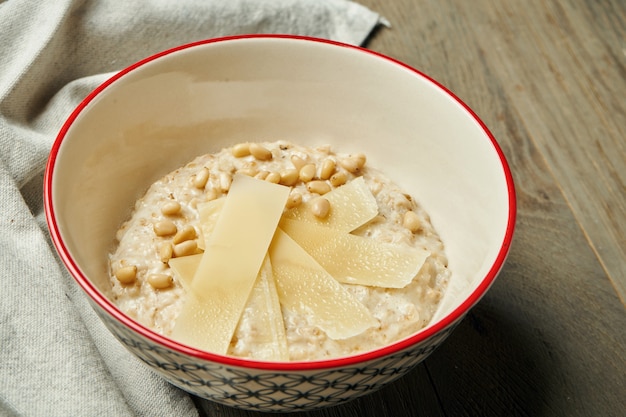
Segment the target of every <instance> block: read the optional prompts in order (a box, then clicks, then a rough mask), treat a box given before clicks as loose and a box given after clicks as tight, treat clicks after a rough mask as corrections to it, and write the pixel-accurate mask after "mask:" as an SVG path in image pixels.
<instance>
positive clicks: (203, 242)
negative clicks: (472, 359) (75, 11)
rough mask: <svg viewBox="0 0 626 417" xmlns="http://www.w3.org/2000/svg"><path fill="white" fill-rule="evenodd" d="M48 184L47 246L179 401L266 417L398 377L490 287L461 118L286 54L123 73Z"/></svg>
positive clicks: (472, 162) (400, 78)
mask: <svg viewBox="0 0 626 417" xmlns="http://www.w3.org/2000/svg"><path fill="white" fill-rule="evenodd" d="M44 187H45V188H44V198H45V208H46V218H47V222H48V226H49V229H50V233H51V237H52V240H53V243H54V245H55V248H56V249H57V251H58V253H59V255H60V258H61V260H62V261H63V263H64V264H65V266H66V268H67V269H68V271H69V272H70V273H71V275H72V276H73V278H74V279H75V281H76V284H77V285H79V286H80V287H81V288H82V289H83V290H84V292H85V295H86V297H88V299H89V300H90V302H91V305H92V306H93V308H94V310H95V311H96V313H97V314H98V316H99V317H100V318H101V320H102V321H103V322H104V324H105V325H106V326H107V328H108V329H109V330H110V331H111V333H112V334H113V335H114V336H115V337H116V338H117V339H118V340H119V341H120V343H122V344H123V345H124V346H125V347H126V348H127V349H128V350H129V351H130V352H131V353H132V354H134V355H136V356H137V357H138V358H139V359H141V360H142V361H143V362H144V363H145V364H146V366H149V367H150V368H151V369H153V370H154V371H155V372H156V373H158V374H159V375H161V376H163V377H164V378H165V379H166V380H167V381H169V382H170V383H172V384H174V385H176V386H178V387H180V388H181V389H183V390H185V391H187V392H190V393H192V394H194V395H197V396H199V397H201V398H204V399H208V400H211V401H216V402H219V403H222V404H226V405H229V406H232V407H237V408H241V409H248V410H257V411H270V412H289V411H302V410H311V409H316V408H321V407H326V406H332V405H337V404H341V403H344V402H346V401H349V400H352V399H354V398H357V397H359V396H361V395H364V394H368V393H371V392H373V391H375V390H377V389H379V388H380V387H382V386H384V385H385V384H387V383H389V382H391V381H393V380H395V379H397V378H399V377H401V376H402V375H404V374H406V373H407V372H409V371H410V370H411V369H412V368H413V367H414V366H415V365H417V364H418V363H419V362H421V361H422V360H424V359H425V358H426V357H427V356H428V355H429V354H430V353H431V352H433V350H434V349H436V348H437V346H439V345H440V344H441V343H442V342H443V341H444V340H445V338H446V337H447V335H448V334H450V332H452V331H453V329H454V327H455V326H456V324H458V323H459V322H460V321H461V320H462V319H463V317H464V316H465V314H466V313H467V312H468V311H469V309H471V308H472V307H473V306H474V305H475V304H476V303H477V302H478V301H479V300H480V299H481V297H482V296H483V295H484V294H485V292H486V291H487V290H488V289H489V287H490V286H491V284H492V283H493V281H494V280H495V278H496V276H497V275H498V273H499V271H500V269H501V268H502V266H503V263H504V262H505V259H506V256H507V254H508V251H509V247H510V244H511V239H512V236H513V229H514V223H515V192H514V186H513V181H512V177H511V173H510V170H509V167H508V164H507V162H506V159H505V157H504V155H503V153H502V151H501V149H500V147H499V146H498V144H497V142H496V140H495V138H494V137H493V136H492V135H491V133H490V132H489V131H488V129H487V128H486V127H485V125H484V124H483V123H482V122H481V121H480V120H479V119H478V117H477V116H476V115H475V114H474V113H473V112H472V110H471V109H470V108H469V107H468V106H467V105H465V104H464V103H463V102H461V101H460V100H459V99H458V98H457V97H455V96H454V95H453V94H452V93H451V92H450V91H449V90H447V89H446V88H445V87H443V86H442V85H440V84H439V83H437V82H436V81H435V80H433V79H431V78H429V77H428V76H426V75H424V74H422V73H420V72H419V71H417V70H415V69H412V68H410V67H408V66H406V65H404V64H402V63H400V62H397V61H395V60H393V59H391V58H388V57H385V56H381V55H379V54H376V53H374V52H371V51H367V50H365V49H362V48H359V47H354V46H349V45H344V44H339V43H335V42H331V41H326V40H320V39H311V38H302V37H294V36H265V35H263V36H257V35H255V36H238V37H231V38H221V39H212V40H207V41H202V42H197V43H193V44H188V45H182V46H180V47H177V48H173V49H170V50H167V51H164V52H162V53H160V54H157V55H154V56H151V57H148V58H146V59H144V60H142V61H140V62H138V63H136V64H134V65H132V66H130V67H128V68H126V69H124V70H122V71H120V72H119V73H117V74H116V75H114V76H113V77H111V78H110V79H109V80H108V81H106V82H105V83H104V84H102V85H101V86H99V87H98V88H97V89H96V90H94V91H93V92H92V93H91V94H90V95H89V96H88V97H87V98H86V99H85V100H84V101H83V102H82V103H81V104H80V105H79V106H78V108H77V109H76V110H75V111H74V112H73V114H72V115H71V116H70V117H69V118H68V120H67V121H66V123H65V124H64V126H63V128H62V129H61V131H60V132H59V134H58V137H57V139H56V141H55V143H54V145H53V147H52V151H51V154H50V158H49V161H48V165H47V167H46V177H45V185H44Z"/></svg>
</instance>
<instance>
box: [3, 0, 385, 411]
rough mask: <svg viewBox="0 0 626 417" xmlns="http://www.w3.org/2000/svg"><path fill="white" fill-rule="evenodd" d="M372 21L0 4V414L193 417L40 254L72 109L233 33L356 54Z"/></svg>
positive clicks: (322, 5) (262, 7)
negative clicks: (153, 58) (152, 64)
mask: <svg viewBox="0 0 626 417" xmlns="http://www.w3.org/2000/svg"><path fill="white" fill-rule="evenodd" d="M381 22H383V20H382V18H381V17H380V16H379V15H378V14H376V13H374V12H372V11H370V10H368V9H367V8H365V7H363V6H361V5H359V4H357V3H354V2H350V1H347V0H266V1H260V0H229V1H220V0H178V1H168V0H142V1H139V0H138V1H124V0H119V1H115V0H100V1H89V0H8V1H4V2H3V1H2V0H0V279H1V281H0V297H1V301H0V415H7V416H96V415H110V416H194V415H197V414H198V412H197V410H196V407H195V406H194V402H193V400H192V399H191V397H190V396H189V395H187V394H186V393H184V392H183V391H180V390H178V389H177V388H174V387H173V386H170V385H169V384H168V383H166V382H164V381H163V380H161V378H160V377H158V376H156V375H154V374H153V373H152V372H151V371H150V370H148V369H147V368H146V367H145V366H144V365H143V364H142V363H140V361H139V360H138V359H136V358H135V357H134V356H132V355H131V354H130V353H128V352H127V351H126V350H125V348H124V347H122V345H121V344H120V343H118V342H117V340H115V339H114V338H113V336H111V335H110V334H109V332H108V330H106V328H105V327H104V326H103V325H102V324H101V322H100V321H99V319H98V318H97V316H96V315H95V313H94V312H93V310H92V309H91V307H90V305H89V304H88V302H87V298H86V296H85V295H84V294H83V293H82V290H80V289H79V288H78V286H77V285H76V284H75V283H74V282H73V279H72V278H71V277H70V276H69V274H68V273H67V272H66V271H65V269H64V267H63V266H62V265H61V263H60V262H59V260H58V258H57V257H56V252H55V251H54V249H53V248H52V244H51V242H50V239H49V234H48V230H47V227H46V224H45V218H44V212H43V205H42V182H43V181H42V179H43V170H44V166H45V163H46V160H47V157H48V152H49V150H50V147H51V144H52V142H53V141H54V139H55V137H56V134H57V132H58V130H59V129H60V127H61V125H62V124H63V122H64V121H65V119H66V118H67V117H68V116H69V114H70V112H71V111H72V110H73V109H74V107H75V106H76V105H77V104H78V103H79V102H80V101H81V100H82V99H83V98H84V97H85V96H86V95H87V94H88V93H89V92H90V91H91V90H93V89H94V88H95V87H96V86H97V85H99V84H100V83H101V82H103V81H104V80H105V79H107V78H108V77H109V76H111V75H112V73H113V72H114V71H117V70H120V69H122V68H124V67H125V66H127V65H129V64H131V63H133V62H136V61H138V60H139V59H141V58H144V57H146V56H148V55H150V54H153V53H156V52H159V51H162V50H164V49H167V48H170V47H173V46H177V45H180V44H184V43H188V42H192V41H196V40H201V39H206V38H212V37H217V36H225V35H234V34H243V33H288V34H298V35H307V36H315V37H321V38H328V39H333V40H337V41H342V42H346V43H352V44H361V43H362V42H364V40H365V38H366V37H367V36H368V34H369V33H370V32H371V31H372V29H373V28H374V27H375V26H376V25H378V24H379V23H381Z"/></svg>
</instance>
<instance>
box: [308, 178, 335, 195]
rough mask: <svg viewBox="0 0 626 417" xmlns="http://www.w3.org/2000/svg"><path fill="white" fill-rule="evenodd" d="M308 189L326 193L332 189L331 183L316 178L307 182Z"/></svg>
mask: <svg viewBox="0 0 626 417" xmlns="http://www.w3.org/2000/svg"><path fill="white" fill-rule="evenodd" d="M306 189H307V190H309V192H311V193H316V194H319V195H324V194H326V193H327V192H329V191H330V185H329V184H328V183H327V182H326V181H321V180H316V181H310V182H309V183H307V185H306Z"/></svg>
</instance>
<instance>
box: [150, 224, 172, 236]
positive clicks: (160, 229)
mask: <svg viewBox="0 0 626 417" xmlns="http://www.w3.org/2000/svg"><path fill="white" fill-rule="evenodd" d="M152 228H153V229H154V233H155V234H156V235H157V236H160V237H164V236H171V235H173V234H176V231H177V228H176V225H175V224H174V222H173V221H171V220H161V221H158V222H156V223H154V225H153V226H152Z"/></svg>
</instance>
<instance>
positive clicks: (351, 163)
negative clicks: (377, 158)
mask: <svg viewBox="0 0 626 417" xmlns="http://www.w3.org/2000/svg"><path fill="white" fill-rule="evenodd" d="M364 163H365V161H364V160H363V159H359V158H357V157H354V156H349V157H347V158H344V159H342V160H341V162H340V165H341V166H342V167H343V168H345V170H346V171H348V172H350V173H352V174H357V173H359V172H360V171H361V169H363V165H364Z"/></svg>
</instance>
